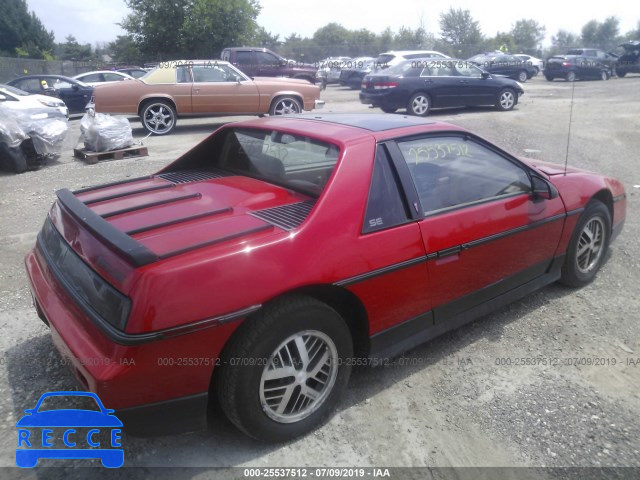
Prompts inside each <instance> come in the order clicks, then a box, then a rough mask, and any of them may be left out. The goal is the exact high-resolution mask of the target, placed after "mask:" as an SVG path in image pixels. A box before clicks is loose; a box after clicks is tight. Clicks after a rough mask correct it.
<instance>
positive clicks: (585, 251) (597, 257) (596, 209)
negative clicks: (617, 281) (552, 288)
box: [560, 200, 611, 287]
mask: <svg viewBox="0 0 640 480" xmlns="http://www.w3.org/2000/svg"><path fill="white" fill-rule="evenodd" d="M610 236H611V214H610V213H609V209H608V208H607V207H606V205H605V204H604V203H602V202H600V201H598V200H592V201H591V202H589V204H588V205H587V208H585V210H584V212H583V213H582V216H581V217H580V220H579V221H578V224H577V225H576V228H575V230H574V231H573V236H572V237H571V243H570V244H569V248H568V249H567V256H566V259H565V263H564V265H563V267H562V274H561V277H560V282H561V283H564V284H565V285H568V286H570V287H582V286H584V285H586V284H588V283H589V282H591V281H592V280H593V279H594V277H595V276H596V273H598V270H599V269H600V267H601V265H602V262H603V261H604V255H605V253H606V251H607V248H608V247H609V239H610Z"/></svg>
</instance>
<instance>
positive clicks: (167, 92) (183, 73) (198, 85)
mask: <svg viewBox="0 0 640 480" xmlns="http://www.w3.org/2000/svg"><path fill="white" fill-rule="evenodd" d="M323 105H324V101H322V100H320V88H319V87H318V86H316V85H311V84H309V82H307V81H306V80H299V79H295V78H256V79H255V80H252V79H250V78H249V77H247V76H246V75H245V74H244V73H242V72H241V71H240V70H238V69H237V68H235V67H234V66H233V65H231V64H230V63H228V62H224V61H222V60H178V61H170V62H163V63H160V64H159V65H158V67H157V68H155V69H154V70H153V71H152V72H149V74H148V75H147V76H145V77H144V78H141V79H135V80H132V81H129V82H118V83H114V84H110V85H101V86H100V87H98V88H96V91H95V95H94V97H93V99H92V103H91V106H92V107H93V108H95V110H96V112H100V113H111V114H122V115H138V116H140V120H141V122H142V126H143V127H144V128H145V129H147V131H149V132H151V133H153V134H155V135H166V134H168V133H169V132H171V131H172V130H173V129H174V127H175V126H176V122H177V119H178V118H179V117H187V116H223V115H262V114H265V113H268V114H270V115H284V114H289V113H300V112H301V111H302V110H312V109H314V108H321V107H322V106H323Z"/></svg>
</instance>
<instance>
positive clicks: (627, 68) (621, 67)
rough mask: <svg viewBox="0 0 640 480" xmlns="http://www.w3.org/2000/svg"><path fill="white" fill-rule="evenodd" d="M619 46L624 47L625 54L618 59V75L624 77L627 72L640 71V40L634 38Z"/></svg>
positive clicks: (616, 66) (616, 68)
mask: <svg viewBox="0 0 640 480" xmlns="http://www.w3.org/2000/svg"><path fill="white" fill-rule="evenodd" d="M619 46H620V47H621V48H622V49H624V54H623V55H621V56H620V57H619V58H618V59H617V61H616V65H615V70H616V75H618V76H619V77H624V76H625V75H626V74H627V73H640V41H638V40H633V41H629V42H625V43H623V44H621V45H619Z"/></svg>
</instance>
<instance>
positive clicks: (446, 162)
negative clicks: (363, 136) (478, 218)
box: [398, 136, 531, 214]
mask: <svg viewBox="0 0 640 480" xmlns="http://www.w3.org/2000/svg"><path fill="white" fill-rule="evenodd" d="M398 147H399V148H400V151H401V152H402V155H403V156H404V159H405V161H406V162H407V165H408V167H409V171H410V172H411V177H412V178H413V181H414V183H415V186H416V190H417V191H418V196H419V197H420V203H421V204H422V208H423V210H424V213H425V214H429V213H432V212H437V211H439V210H443V209H447V208H452V207H458V206H461V205H467V204H472V203H475V202H479V201H485V200H490V199H494V198H500V197H503V196H508V195H516V194H521V193H527V192H529V191H530V190H531V182H530V180H529V176H528V175H527V173H526V172H525V171H524V170H523V169H522V168H521V167H520V166H518V165H516V164H515V163H512V162H511V161H509V160H507V159H506V158H504V157H502V156H501V155H499V154H498V153H496V152H494V151H493V150H490V149H488V148H486V147H484V146H482V145H480V144H478V143H476V142H475V141H473V140H469V139H465V138H462V137H458V136H448V137H427V138H422V139H419V140H411V141H406V142H399V143H398Z"/></svg>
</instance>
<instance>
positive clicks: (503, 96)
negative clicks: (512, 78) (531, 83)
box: [496, 88, 518, 112]
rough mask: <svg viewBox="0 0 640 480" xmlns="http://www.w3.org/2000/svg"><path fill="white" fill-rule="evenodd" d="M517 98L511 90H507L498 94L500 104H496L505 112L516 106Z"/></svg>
mask: <svg viewBox="0 0 640 480" xmlns="http://www.w3.org/2000/svg"><path fill="white" fill-rule="evenodd" d="M517 98H518V97H516V92H514V91H513V90H511V89H510V88H505V89H503V90H501V91H500V93H499V94H498V103H496V107H497V108H498V110H501V111H503V112H506V111H507V110H511V109H512V108H513V107H514V106H515V104H516V101H517Z"/></svg>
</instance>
